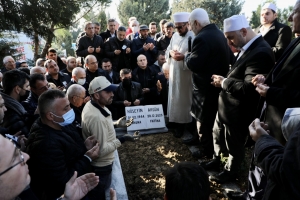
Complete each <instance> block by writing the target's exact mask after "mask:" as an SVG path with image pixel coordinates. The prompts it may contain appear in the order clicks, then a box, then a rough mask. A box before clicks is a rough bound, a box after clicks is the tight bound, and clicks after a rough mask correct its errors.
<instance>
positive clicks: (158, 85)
mask: <svg viewBox="0 0 300 200" xmlns="http://www.w3.org/2000/svg"><path fill="white" fill-rule="evenodd" d="M156 87H157V91H158V92H160V91H161V90H162V86H161V83H160V81H159V80H157V83H156Z"/></svg>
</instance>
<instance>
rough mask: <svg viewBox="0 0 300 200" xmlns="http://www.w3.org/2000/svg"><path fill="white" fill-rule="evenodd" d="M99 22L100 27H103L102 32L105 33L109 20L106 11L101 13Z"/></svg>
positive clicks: (102, 10)
mask: <svg viewBox="0 0 300 200" xmlns="http://www.w3.org/2000/svg"><path fill="white" fill-rule="evenodd" d="M97 20H98V23H100V25H101V32H104V31H105V30H106V28H107V20H108V19H107V17H106V14H105V11H104V9H101V11H100V12H99V15H98V18H97Z"/></svg>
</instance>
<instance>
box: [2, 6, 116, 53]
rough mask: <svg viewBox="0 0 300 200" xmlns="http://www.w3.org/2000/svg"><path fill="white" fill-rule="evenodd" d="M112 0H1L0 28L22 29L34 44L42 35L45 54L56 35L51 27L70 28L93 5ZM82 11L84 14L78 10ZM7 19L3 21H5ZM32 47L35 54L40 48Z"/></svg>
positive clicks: (90, 9)
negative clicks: (44, 41) (44, 43)
mask: <svg viewBox="0 0 300 200" xmlns="http://www.w3.org/2000/svg"><path fill="white" fill-rule="evenodd" d="M110 2H111V0H87V1H86V0H69V1H65V0H48V1H40V0H19V1H15V0H5V1H0V10H1V11H2V12H0V20H1V21H0V24H4V25H3V26H0V28H1V29H2V30H6V29H9V30H11V29H13V30H18V31H19V30H22V31H23V32H24V33H26V34H27V35H28V36H31V37H33V39H34V43H35V46H36V47H37V46H38V43H39V36H41V37H43V38H45V40H46V45H45V47H44V49H43V52H42V55H41V56H42V57H44V56H45V54H46V52H47V50H48V48H49V47H50V46H51V43H52V41H53V39H54V37H55V35H54V31H55V30H57V29H61V28H69V27H70V26H71V25H72V24H74V23H75V22H77V21H78V20H79V19H80V18H82V16H84V15H85V14H86V13H89V12H91V11H92V10H93V7H95V6H97V5H98V4H100V5H108V4H109V3H110ZM80 11H81V12H83V13H84V14H82V15H79V17H77V14H79V13H80ZM5 20H6V21H5ZM37 51H38V48H35V58H37V55H38V53H39V52H37Z"/></svg>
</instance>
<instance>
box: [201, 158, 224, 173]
mask: <svg viewBox="0 0 300 200" xmlns="http://www.w3.org/2000/svg"><path fill="white" fill-rule="evenodd" d="M200 165H201V166H202V167H203V168H204V169H205V170H212V171H217V172H218V171H220V158H215V159H213V160H211V161H209V162H204V163H201V164H200Z"/></svg>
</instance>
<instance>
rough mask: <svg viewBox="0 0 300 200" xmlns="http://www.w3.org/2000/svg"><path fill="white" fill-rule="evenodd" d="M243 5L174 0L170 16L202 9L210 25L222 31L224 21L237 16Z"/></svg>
mask: <svg viewBox="0 0 300 200" xmlns="http://www.w3.org/2000/svg"><path fill="white" fill-rule="evenodd" d="M243 4H244V1H241V0H175V1H174V2H173V4H172V14H174V13H176V12H192V11H193V10H194V9H196V8H203V9H205V10H206V11H207V13H208V15H209V18H210V21H211V23H215V24H216V25H217V26H218V27H219V28H220V29H223V21H224V19H226V18H228V17H231V16H232V15H237V14H239V13H240V12H241V10H242V6H243Z"/></svg>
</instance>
